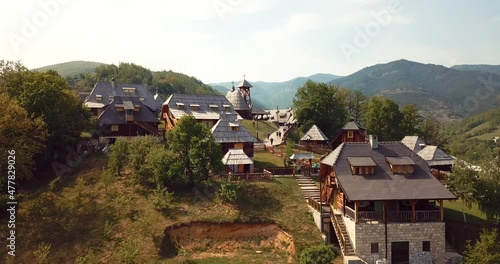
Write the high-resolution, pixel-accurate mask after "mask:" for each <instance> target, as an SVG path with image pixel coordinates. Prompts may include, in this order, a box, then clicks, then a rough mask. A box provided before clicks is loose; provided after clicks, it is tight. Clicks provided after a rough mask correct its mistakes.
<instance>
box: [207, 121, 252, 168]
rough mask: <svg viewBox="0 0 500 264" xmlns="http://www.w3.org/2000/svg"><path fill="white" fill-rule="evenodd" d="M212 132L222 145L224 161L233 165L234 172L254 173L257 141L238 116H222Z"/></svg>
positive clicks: (216, 140)
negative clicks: (255, 144)
mask: <svg viewBox="0 0 500 264" xmlns="http://www.w3.org/2000/svg"><path fill="white" fill-rule="evenodd" d="M211 131H212V136H213V138H214V140H215V142H217V143H220V144H221V146H222V153H223V154H224V155H226V156H225V157H224V159H223V161H226V162H227V163H225V164H226V165H231V167H230V169H231V171H232V172H234V173H247V172H253V157H254V143H255V142H257V140H256V139H255V138H254V137H253V136H252V135H251V134H250V132H249V131H248V130H247V129H246V128H245V127H244V126H243V125H241V122H240V120H238V116H237V115H236V114H222V117H221V119H220V120H219V121H217V123H216V124H215V125H214V126H213V127H212V130H211ZM239 150H242V151H239ZM228 153H229V154H228ZM243 155H244V156H246V158H245V157H243ZM249 161H250V162H249Z"/></svg>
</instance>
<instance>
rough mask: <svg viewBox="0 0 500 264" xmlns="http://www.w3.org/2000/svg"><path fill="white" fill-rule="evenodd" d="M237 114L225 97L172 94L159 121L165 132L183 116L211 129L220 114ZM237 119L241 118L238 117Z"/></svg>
mask: <svg viewBox="0 0 500 264" xmlns="http://www.w3.org/2000/svg"><path fill="white" fill-rule="evenodd" d="M222 113H227V114H237V112H236V111H235V109H234V107H233V105H232V104H231V103H230V102H229V101H228V100H227V98H226V97H224V96H221V95H207V94H172V95H171V96H170V97H169V98H168V99H167V101H165V103H163V107H162V110H161V119H162V120H164V121H165V130H167V131H168V130H172V129H173V128H174V126H175V123H176V122H177V121H178V120H179V119H180V118H181V117H183V116H185V115H192V116H193V117H194V118H196V120H198V121H199V122H201V123H203V124H204V125H205V126H206V127H207V128H212V127H213V126H214V125H215V123H217V121H219V119H220V117H221V114H222ZM238 118H239V119H241V117H240V116H239V115H238Z"/></svg>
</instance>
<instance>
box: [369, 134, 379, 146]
mask: <svg viewBox="0 0 500 264" xmlns="http://www.w3.org/2000/svg"><path fill="white" fill-rule="evenodd" d="M368 138H369V139H370V147H371V148H372V149H378V137H377V135H369V136H368Z"/></svg>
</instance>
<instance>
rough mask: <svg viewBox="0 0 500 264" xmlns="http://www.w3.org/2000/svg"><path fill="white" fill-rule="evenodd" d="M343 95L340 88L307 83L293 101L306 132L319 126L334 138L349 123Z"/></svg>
mask: <svg viewBox="0 0 500 264" xmlns="http://www.w3.org/2000/svg"><path fill="white" fill-rule="evenodd" d="M343 98H344V97H343V94H342V93H341V92H340V89H339V88H338V87H335V86H333V85H330V84H325V83H315V82H313V81H311V80H309V81H307V82H306V83H305V84H304V86H302V87H300V88H299V89H298V90H297V93H296V94H295V98H294V99H293V105H294V109H295V115H296V118H297V121H298V122H299V124H300V127H301V128H302V130H303V131H304V132H305V131H306V130H307V129H309V128H310V127H311V126H312V125H314V124H315V125H317V126H318V127H319V128H320V129H321V130H322V131H323V132H324V133H325V134H326V135H327V136H328V137H333V136H334V135H335V133H336V132H337V131H338V130H339V129H340V128H342V126H343V125H344V124H345V123H346V121H347V111H346V105H345V102H344V100H342V99H343Z"/></svg>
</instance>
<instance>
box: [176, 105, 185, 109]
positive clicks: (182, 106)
mask: <svg viewBox="0 0 500 264" xmlns="http://www.w3.org/2000/svg"><path fill="white" fill-rule="evenodd" d="M176 105H177V109H179V110H184V104H183V103H176Z"/></svg>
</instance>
